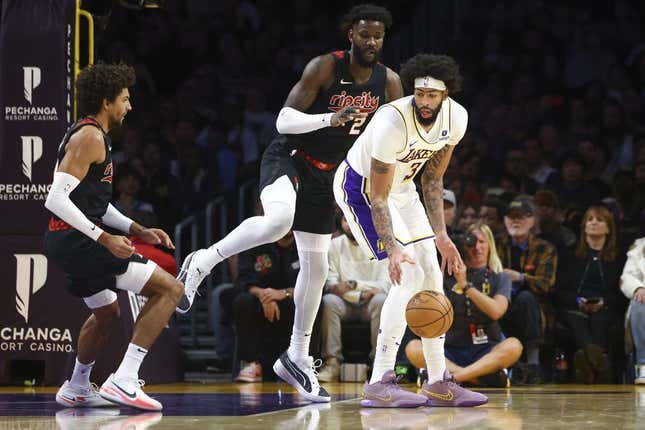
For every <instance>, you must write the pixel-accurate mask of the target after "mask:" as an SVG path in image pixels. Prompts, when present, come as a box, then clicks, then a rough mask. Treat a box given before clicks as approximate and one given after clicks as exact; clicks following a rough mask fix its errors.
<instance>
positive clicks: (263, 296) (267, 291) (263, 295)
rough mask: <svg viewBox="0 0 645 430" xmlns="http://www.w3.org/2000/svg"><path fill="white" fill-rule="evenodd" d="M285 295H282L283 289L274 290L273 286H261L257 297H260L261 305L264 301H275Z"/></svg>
mask: <svg viewBox="0 0 645 430" xmlns="http://www.w3.org/2000/svg"><path fill="white" fill-rule="evenodd" d="M285 297H286V296H285V295H284V291H283V290H280V291H278V290H274V289H273V288H263V289H262V290H261V291H260V292H259V293H258V299H260V303H262V304H263V305H264V304H265V303H269V302H276V301H278V300H282V299H284V298H285Z"/></svg>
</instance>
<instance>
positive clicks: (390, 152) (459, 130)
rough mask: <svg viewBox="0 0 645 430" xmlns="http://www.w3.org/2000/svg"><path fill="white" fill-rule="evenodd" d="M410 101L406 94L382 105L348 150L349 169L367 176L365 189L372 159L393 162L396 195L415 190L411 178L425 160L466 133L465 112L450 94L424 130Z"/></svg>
mask: <svg viewBox="0 0 645 430" xmlns="http://www.w3.org/2000/svg"><path fill="white" fill-rule="evenodd" d="M413 100H414V96H408V97H403V98H401V99H398V100H395V101H393V102H390V103H388V104H385V105H383V106H381V107H380V108H379V110H378V111H377V112H376V113H375V114H374V117H373V118H372V121H371V122H370V123H369V124H368V125H367V127H366V128H365V130H364V131H363V133H362V134H361V135H360V136H359V137H358V139H356V142H354V145H353V146H352V147H351V148H350V150H349V152H348V153H347V162H348V163H349V165H350V166H351V167H352V169H354V170H355V171H356V172H357V173H358V174H359V175H361V176H363V177H365V178H367V179H368V182H367V184H368V185H367V189H368V190H369V176H370V165H371V161H372V158H375V159H377V160H379V161H381V162H383V163H388V164H396V167H395V169H396V170H395V173H394V178H393V180H392V189H391V191H390V193H391V194H394V196H393V197H395V195H396V194H401V193H406V192H410V191H416V188H415V186H414V183H413V179H414V177H415V176H416V174H417V173H418V172H419V171H420V170H421V168H422V167H423V165H424V164H425V162H426V161H427V160H428V159H430V158H431V157H432V156H433V155H434V154H435V153H436V152H437V151H439V150H440V149H442V148H443V147H444V146H445V145H456V144H457V143H459V141H460V140H461V138H462V137H463V136H464V134H465V133H466V126H467V125H468V112H467V111H466V109H465V108H464V107H463V106H462V105H460V104H459V103H457V102H456V101H454V100H453V99H451V98H450V97H448V98H446V100H444V101H443V102H442V106H441V110H440V111H439V115H438V118H437V119H436V120H435V123H434V125H433V126H432V128H431V129H430V131H428V132H427V133H426V132H425V130H424V129H423V128H422V127H421V125H420V124H418V122H417V118H416V115H415V114H414V106H413V105H412V101H413Z"/></svg>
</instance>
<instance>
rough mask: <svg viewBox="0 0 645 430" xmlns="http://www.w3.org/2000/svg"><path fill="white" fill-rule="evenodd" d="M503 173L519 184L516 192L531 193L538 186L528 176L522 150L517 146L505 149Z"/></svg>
mask: <svg viewBox="0 0 645 430" xmlns="http://www.w3.org/2000/svg"><path fill="white" fill-rule="evenodd" d="M503 175H504V176H508V177H509V178H512V180H513V181H514V182H515V183H516V184H517V185H518V186H519V189H518V190H517V193H518V194H533V193H534V192H535V191H536V190H537V188H538V185H537V182H535V180H533V178H531V177H530V176H529V171H528V168H527V165H526V157H525V155H524V151H523V150H521V149H519V148H517V149H513V148H511V149H509V150H508V151H506V156H505V157H504V172H503Z"/></svg>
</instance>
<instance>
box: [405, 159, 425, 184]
mask: <svg viewBox="0 0 645 430" xmlns="http://www.w3.org/2000/svg"><path fill="white" fill-rule="evenodd" d="M422 164H423V163H412V164H410V173H408V174H407V175H406V176H405V177H404V178H403V180H404V181H409V180H410V179H412V178H414V176H415V175H416V174H417V171H419V167H421V165H422Z"/></svg>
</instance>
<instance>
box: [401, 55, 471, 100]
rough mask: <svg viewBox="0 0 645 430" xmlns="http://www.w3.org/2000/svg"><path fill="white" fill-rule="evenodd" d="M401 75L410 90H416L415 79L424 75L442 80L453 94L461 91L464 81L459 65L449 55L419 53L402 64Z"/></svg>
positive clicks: (402, 80)
mask: <svg viewBox="0 0 645 430" xmlns="http://www.w3.org/2000/svg"><path fill="white" fill-rule="evenodd" d="M399 75H400V76H401V82H403V85H404V86H405V87H406V88H407V89H408V90H409V91H414V80H415V79H416V78H420V77H423V76H432V77H433V78H435V79H439V80H442V81H443V82H444V83H445V84H446V87H447V88H448V92H450V93H451V94H454V93H457V92H459V91H460V90H461V84H462V82H463V77H462V76H461V73H460V72H459V65H458V64H457V62H456V61H455V60H454V59H453V58H452V57H449V56H447V55H435V54H417V55H415V56H414V57H412V58H410V59H409V60H408V61H406V62H405V64H403V65H401V72H400V73H399Z"/></svg>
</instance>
